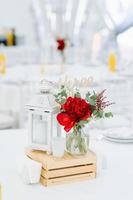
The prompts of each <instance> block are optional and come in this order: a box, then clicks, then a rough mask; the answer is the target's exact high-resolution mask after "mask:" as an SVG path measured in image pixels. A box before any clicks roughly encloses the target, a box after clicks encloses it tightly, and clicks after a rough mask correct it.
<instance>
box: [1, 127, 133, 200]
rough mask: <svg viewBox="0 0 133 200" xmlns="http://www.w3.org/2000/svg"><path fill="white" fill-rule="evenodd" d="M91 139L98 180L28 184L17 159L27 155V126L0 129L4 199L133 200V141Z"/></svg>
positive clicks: (97, 132) (95, 131) (96, 131)
mask: <svg viewBox="0 0 133 200" xmlns="http://www.w3.org/2000/svg"><path fill="white" fill-rule="evenodd" d="M95 133H96V134H99V131H98V130H94V136H93V137H92V139H91V140H90V149H91V150H93V151H95V152H96V154H97V157H98V165H100V162H99V159H100V157H101V156H102V157H103V160H102V163H101V164H102V165H101V166H102V167H99V166H98V173H97V177H96V179H94V180H87V181H82V182H73V183H70V184H64V185H63V184H62V185H57V186H51V187H47V188H46V187H43V186H42V185H40V184H35V185H25V184H24V183H22V181H21V179H20V178H19V176H18V174H17V169H16V160H18V159H20V158H21V156H23V155H24V149H25V147H26V145H27V130H25V129H20V130H3V131H0V183H1V185H2V190H3V200H11V199H13V200H18V199H19V200H25V199H26V200H30V199H32V200H37V199H38V200H44V199H47V200H53V199H54V200H56V199H57V200H59V199H63V200H68V199H69V200H73V199H76V200H88V199H90V200H112V199H114V200H116V199H117V200H118V199H120V200H132V199H133V189H132V185H133V144H116V143H111V142H108V141H106V140H99V141H98V140H96V139H95Z"/></svg>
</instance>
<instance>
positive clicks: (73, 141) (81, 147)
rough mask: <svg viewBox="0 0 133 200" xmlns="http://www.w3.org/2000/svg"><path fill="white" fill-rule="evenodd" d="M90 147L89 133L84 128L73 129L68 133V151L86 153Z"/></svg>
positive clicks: (73, 153)
mask: <svg viewBox="0 0 133 200" xmlns="http://www.w3.org/2000/svg"><path fill="white" fill-rule="evenodd" d="M88 147H89V135H86V134H85V133H84V132H83V130H82V129H78V130H77V129H73V131H72V132H70V133H69V134H67V135H66V151H67V152H68V153H70V154H71V155H85V154H86V153H87V151H88Z"/></svg>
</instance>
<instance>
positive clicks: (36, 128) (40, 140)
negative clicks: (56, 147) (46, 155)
mask: <svg viewBox="0 0 133 200" xmlns="http://www.w3.org/2000/svg"><path fill="white" fill-rule="evenodd" d="M32 120H33V121H32V124H33V127H32V142H33V143H36V144H41V145H46V144H47V131H48V122H47V116H45V115H40V114H33V116H32Z"/></svg>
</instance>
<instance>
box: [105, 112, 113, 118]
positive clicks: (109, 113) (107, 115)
mask: <svg viewBox="0 0 133 200" xmlns="http://www.w3.org/2000/svg"><path fill="white" fill-rule="evenodd" d="M105 117H107V118H109V117H113V114H112V112H107V113H105Z"/></svg>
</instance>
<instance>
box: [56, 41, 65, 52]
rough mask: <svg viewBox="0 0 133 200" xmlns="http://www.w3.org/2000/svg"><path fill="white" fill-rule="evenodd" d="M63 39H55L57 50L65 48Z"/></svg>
mask: <svg viewBox="0 0 133 200" xmlns="http://www.w3.org/2000/svg"><path fill="white" fill-rule="evenodd" d="M65 46H66V45H65V41H64V39H57V49H58V50H59V51H63V50H64V49H65Z"/></svg>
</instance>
